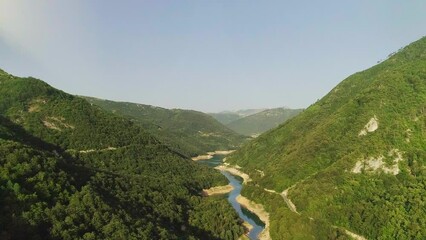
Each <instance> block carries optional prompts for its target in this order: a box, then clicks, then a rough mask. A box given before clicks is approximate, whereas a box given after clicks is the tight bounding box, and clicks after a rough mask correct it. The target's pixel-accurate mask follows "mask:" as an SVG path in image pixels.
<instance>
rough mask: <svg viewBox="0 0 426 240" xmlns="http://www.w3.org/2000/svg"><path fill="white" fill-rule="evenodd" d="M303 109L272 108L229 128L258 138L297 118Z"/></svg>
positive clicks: (229, 125) (247, 117)
mask: <svg viewBox="0 0 426 240" xmlns="http://www.w3.org/2000/svg"><path fill="white" fill-rule="evenodd" d="M302 111H303V109H289V108H272V109H267V110H264V111H261V112H258V113H254V114H251V115H248V116H246V117H243V118H240V119H237V120H234V121H232V122H230V123H228V124H226V126H227V127H229V128H230V129H232V130H234V131H235V132H237V133H240V134H243V135H246V136H257V135H259V134H261V133H264V132H266V131H268V130H269V129H272V128H275V127H277V126H278V125H280V124H282V123H284V122H286V121H287V120H289V119H291V118H292V117H294V116H296V115H297V114H299V113H300V112H302Z"/></svg>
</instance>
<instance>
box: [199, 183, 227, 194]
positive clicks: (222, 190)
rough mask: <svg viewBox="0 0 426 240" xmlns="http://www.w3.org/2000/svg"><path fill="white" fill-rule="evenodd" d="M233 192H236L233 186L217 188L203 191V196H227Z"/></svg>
mask: <svg viewBox="0 0 426 240" xmlns="http://www.w3.org/2000/svg"><path fill="white" fill-rule="evenodd" d="M232 190H234V187H233V186H232V185H231V184H228V185H225V186H216V187H212V188H209V189H203V196H212V195H220V194H227V193H230V192H231V191H232Z"/></svg>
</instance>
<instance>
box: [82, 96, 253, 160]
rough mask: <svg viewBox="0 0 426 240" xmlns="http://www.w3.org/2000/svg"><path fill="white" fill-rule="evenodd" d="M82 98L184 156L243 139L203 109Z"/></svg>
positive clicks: (236, 143)
mask: <svg viewBox="0 0 426 240" xmlns="http://www.w3.org/2000/svg"><path fill="white" fill-rule="evenodd" d="M83 98H84V99H86V100H87V101H89V102H90V103H93V104H94V105H97V106H99V107H101V108H103V109H105V110H107V111H110V112H113V113H116V114H120V115H121V116H124V117H126V118H129V119H130V120H131V121H133V122H134V123H135V124H137V125H139V126H142V127H143V128H144V129H145V130H146V131H149V133H151V134H152V135H154V136H156V137H157V138H158V139H160V140H161V141H162V142H163V143H165V144H167V145H169V146H170V147H171V148H173V149H175V150H176V151H179V152H181V153H182V154H184V155H187V156H191V157H193V156H196V155H202V154H205V153H206V152H212V151H216V150H228V149H236V148H238V147H239V146H240V145H241V143H243V142H244V141H245V140H246V138H245V137H244V136H242V135H239V134H237V133H236V132H234V131H232V130H230V129H228V128H227V127H225V126H224V125H222V124H221V123H219V122H218V121H217V120H215V119H214V118H213V117H211V116H209V115H208V114H205V113H202V112H198V111H193V110H183V109H165V108H160V107H155V106H150V105H144V104H137V103H128V102H114V101H109V100H102V99H97V98H92V97H83Z"/></svg>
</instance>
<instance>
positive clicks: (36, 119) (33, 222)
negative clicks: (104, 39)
mask: <svg viewBox="0 0 426 240" xmlns="http://www.w3.org/2000/svg"><path fill="white" fill-rule="evenodd" d="M0 86H1V87H0V189H1V194H0V202H1V203H2V204H0V213H1V217H0V226H1V228H0V238H1V239H28V238H32V239H229V238H237V237H238V236H240V235H241V234H242V233H243V228H242V225H241V222H240V220H239V218H238V215H237V214H236V213H235V212H234V211H233V210H232V208H231V206H229V204H228V203H227V201H226V199H224V198H214V197H212V198H203V197H201V191H202V189H207V188H210V187H212V186H215V185H219V184H220V185H223V184H226V183H227V181H226V179H225V178H224V177H223V176H222V175H221V174H220V173H218V172H216V171H214V170H213V169H209V168H207V167H203V166H201V165H199V164H196V163H194V162H193V161H191V160H190V159H189V158H187V157H185V156H184V155H182V154H180V153H179V152H177V151H176V150H175V149H173V148H171V147H170V146H168V145H167V144H164V143H163V142H162V141H161V140H159V139H157V137H156V136H154V135H152V134H151V133H149V132H148V131H145V130H144V129H143V128H142V127H140V126H139V125H138V124H135V123H134V122H132V121H130V120H129V119H126V118H123V117H121V116H118V115H115V114H113V113H110V112H107V111H104V110H102V109H101V108H99V107H96V106H92V104H90V103H89V102H87V101H86V100H84V99H81V98H79V97H75V96H72V95H70V94H67V93H65V92H63V91H60V90H57V89H55V88H53V87H51V86H49V85H48V84H46V83H45V82H43V81H41V80H38V79H35V78H31V77H30V78H21V77H15V76H12V75H10V74H7V73H6V72H4V71H0ZM213 210H214V212H215V214H211V211H213ZM218 226H219V227H218Z"/></svg>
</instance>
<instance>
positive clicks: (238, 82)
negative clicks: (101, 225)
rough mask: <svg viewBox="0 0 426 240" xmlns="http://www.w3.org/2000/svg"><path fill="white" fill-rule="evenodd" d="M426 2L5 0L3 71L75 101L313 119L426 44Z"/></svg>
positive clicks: (0, 5)
mask: <svg viewBox="0 0 426 240" xmlns="http://www.w3.org/2000/svg"><path fill="white" fill-rule="evenodd" d="M425 13H426V1H424V0H410V1H407V0H374V1H371V0H348V1H341V0H333V1H331V0H330V1H327V0H324V1H305V0H299V1H296V0H295V1H285V0H281V1H272V0H270V1H250V0H245V1H242V0H239V1H231V0H214V1H213V0H211V1H207V0H196V1H195V0H194V1H186V0H179V1H172V0H170V1H162V0H155V1H154V0H144V1H138V0H134V1H132V0H129V1H124V0H123V1H104V0H91V1H87V0H68V1H66V0H37V1H34V0H0V68H1V69H3V70H5V71H7V72H9V73H11V74H13V75H17V76H33V77H36V78H39V79H42V80H43V81H45V82H47V83H49V84H50V85H52V86H53V87H55V88H58V89H61V90H63V91H66V92H68V93H71V94H77V95H85V96H93V97H98V98H104V99H111V100H118V101H130V102H136V103H144V104H150V105H155V106H161V107H166V108H184V109H194V110H200V111H204V112H219V111H223V110H237V109H247V108H272V107H281V106H287V107H291V108H305V107H308V106H309V105H310V104H312V103H314V102H315V101H316V100H318V99H320V98H322V97H323V96H324V95H325V94H327V93H328V92H329V91H330V90H331V89H332V88H333V87H334V86H335V85H337V84H338V83H339V82H341V81H342V80H343V79H345V78H346V77H348V76H350V75H351V74H353V73H355V72H358V71H361V70H364V69H366V68H369V67H371V66H373V65H375V64H376V63H377V61H379V60H383V59H386V57H387V56H388V55H389V54H390V53H392V52H395V51H397V50H398V49H400V48H401V47H403V46H405V45H407V44H409V43H411V42H413V41H416V40H418V39H419V38H421V37H422V36H425V35H426V27H425V26H426V14H425Z"/></svg>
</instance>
